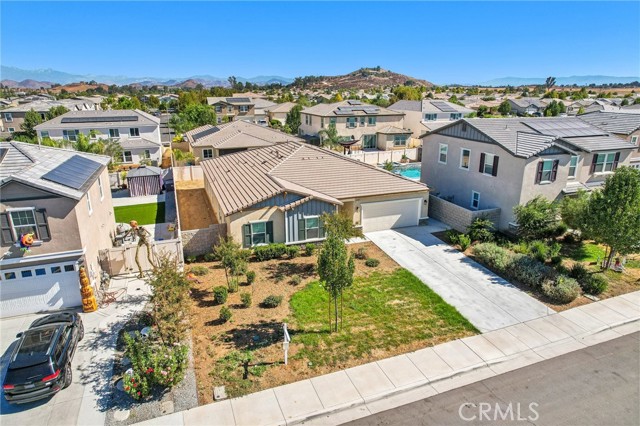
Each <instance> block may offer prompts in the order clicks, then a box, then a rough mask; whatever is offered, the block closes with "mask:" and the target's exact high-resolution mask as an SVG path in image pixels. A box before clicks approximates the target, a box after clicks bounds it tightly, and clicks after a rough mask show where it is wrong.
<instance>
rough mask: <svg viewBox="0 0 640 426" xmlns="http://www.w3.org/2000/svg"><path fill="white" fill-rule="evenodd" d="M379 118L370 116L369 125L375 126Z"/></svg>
mask: <svg viewBox="0 0 640 426" xmlns="http://www.w3.org/2000/svg"><path fill="white" fill-rule="evenodd" d="M377 119H378V117H369V121H368V124H369V126H375V125H376V121H377Z"/></svg>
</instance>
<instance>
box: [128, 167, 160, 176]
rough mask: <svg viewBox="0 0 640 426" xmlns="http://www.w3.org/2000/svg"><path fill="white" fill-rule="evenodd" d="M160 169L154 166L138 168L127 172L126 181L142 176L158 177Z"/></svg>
mask: <svg viewBox="0 0 640 426" xmlns="http://www.w3.org/2000/svg"><path fill="white" fill-rule="evenodd" d="M160 175H162V169H161V168H160V167H154V166H140V167H137V168H135V169H131V170H129V171H128V172H127V179H129V178H135V177H143V176H160Z"/></svg>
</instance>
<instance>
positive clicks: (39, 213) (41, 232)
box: [36, 209, 51, 241]
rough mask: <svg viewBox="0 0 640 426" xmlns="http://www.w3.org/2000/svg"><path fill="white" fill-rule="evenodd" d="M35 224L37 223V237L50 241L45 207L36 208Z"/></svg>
mask: <svg viewBox="0 0 640 426" xmlns="http://www.w3.org/2000/svg"><path fill="white" fill-rule="evenodd" d="M36 225H38V237H39V238H40V239H41V240H42V241H50V240H51V233H50V232H49V224H48V223H47V211H46V210H45V209H36Z"/></svg>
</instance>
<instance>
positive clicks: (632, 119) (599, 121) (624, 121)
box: [578, 110, 640, 135]
mask: <svg viewBox="0 0 640 426" xmlns="http://www.w3.org/2000/svg"><path fill="white" fill-rule="evenodd" d="M578 118H579V119H580V120H582V121H585V122H587V123H589V124H591V125H593V126H596V127H598V128H600V129H603V130H605V131H607V132H611V133H615V134H619V135H630V134H631V133H633V132H635V131H636V130H638V129H640V110H620V111H617V112H607V111H595V112H590V113H587V114H582V115H579V116H578Z"/></svg>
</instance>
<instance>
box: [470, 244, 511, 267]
mask: <svg viewBox="0 0 640 426" xmlns="http://www.w3.org/2000/svg"><path fill="white" fill-rule="evenodd" d="M473 254H474V256H476V258H478V260H480V261H481V262H482V263H484V264H486V265H487V266H489V268H491V269H493V270H494V271H496V272H498V273H505V272H506V271H507V268H508V267H509V264H510V263H511V257H512V256H513V255H512V254H511V253H509V251H507V250H506V249H504V248H502V247H499V246H498V245H496V244H494V243H481V244H478V245H476V246H474V247H473Z"/></svg>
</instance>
